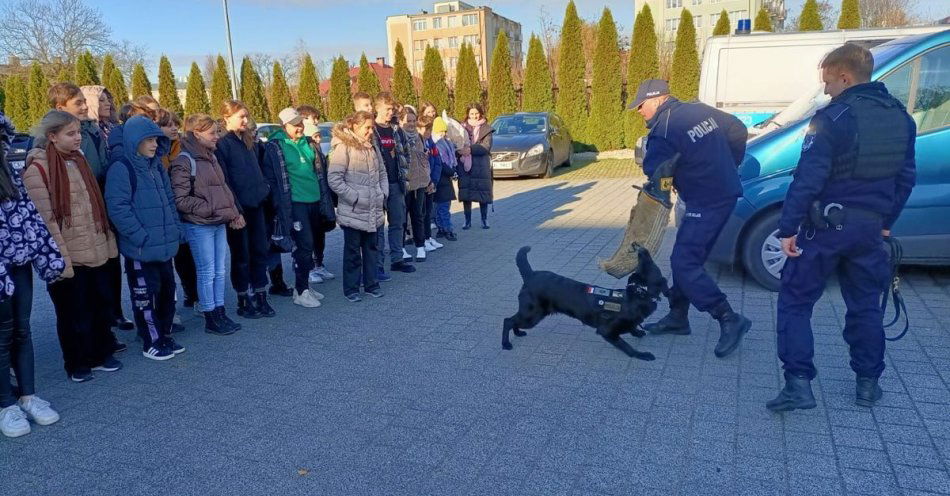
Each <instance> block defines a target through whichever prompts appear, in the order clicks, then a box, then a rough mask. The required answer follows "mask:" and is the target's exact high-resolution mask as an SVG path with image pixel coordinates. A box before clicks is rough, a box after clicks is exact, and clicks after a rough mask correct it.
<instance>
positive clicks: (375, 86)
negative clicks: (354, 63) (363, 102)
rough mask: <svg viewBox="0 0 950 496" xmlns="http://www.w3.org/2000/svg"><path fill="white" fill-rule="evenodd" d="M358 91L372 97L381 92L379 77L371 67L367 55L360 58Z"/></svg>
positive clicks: (357, 81) (357, 80)
mask: <svg viewBox="0 0 950 496" xmlns="http://www.w3.org/2000/svg"><path fill="white" fill-rule="evenodd" d="M356 90H357V91H363V92H366V93H368V94H370V95H372V96H376V94H377V93H379V92H380V85H379V77H378V76H377V75H376V71H374V70H373V68H372V67H370V65H369V61H368V60H366V54H365V53H364V54H363V56H362V57H360V72H359V74H358V75H357V76H356Z"/></svg>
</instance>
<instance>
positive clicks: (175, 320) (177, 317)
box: [172, 312, 181, 325]
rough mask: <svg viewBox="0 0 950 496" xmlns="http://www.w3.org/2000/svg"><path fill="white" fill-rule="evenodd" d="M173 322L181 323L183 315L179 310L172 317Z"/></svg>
mask: <svg viewBox="0 0 950 496" xmlns="http://www.w3.org/2000/svg"><path fill="white" fill-rule="evenodd" d="M172 324H178V325H181V315H178V312H175V316H174V317H172Z"/></svg>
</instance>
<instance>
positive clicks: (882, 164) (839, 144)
mask: <svg viewBox="0 0 950 496" xmlns="http://www.w3.org/2000/svg"><path fill="white" fill-rule="evenodd" d="M821 68H822V80H823V81H824V83H825V93H826V94H828V95H830V96H831V97H832V98H831V103H830V104H829V105H828V106H827V107H826V108H824V109H822V110H820V111H818V112H817V113H816V114H815V116H814V117H813V118H812V120H811V125H810V126H809V128H808V131H807V133H806V135H805V138H804V141H803V142H802V154H801V159H800V160H799V162H798V169H797V170H796V171H795V175H794V180H793V181H792V184H791V186H790V187H789V190H788V195H787V197H786V199H785V205H784V207H783V208H782V216H781V219H780V221H779V226H778V229H779V232H778V236H779V238H781V240H782V251H784V252H785V254H786V255H788V257H789V258H788V261H787V262H786V264H785V268H784V270H783V271H782V288H781V290H780V292H779V297H778V322H777V325H776V331H777V335H778V336H777V338H778V355H779V358H780V359H781V360H782V364H783V367H784V369H785V387H784V388H783V389H782V391H781V392H780V393H779V394H778V396H777V397H776V398H775V399H773V400H772V401H769V402H768V403H767V404H766V406H767V407H768V408H769V409H770V410H772V411H787V410H794V409H796V408H798V409H807V408H814V407H815V397H814V396H813V395H812V390H811V380H812V379H814V378H815V375H816V373H817V371H816V370H815V365H814V363H813V362H812V358H813V356H814V342H813V338H812V329H811V314H812V309H813V307H814V306H815V303H816V302H817V301H818V299H819V298H821V295H822V292H823V291H824V288H825V281H826V280H827V279H828V277H829V276H830V275H831V274H832V273H836V274H837V275H838V280H839V283H840V285H841V296H842V297H843V298H844V302H845V305H847V307H848V311H847V314H846V315H845V326H844V333H843V335H844V340H845V341H846V342H847V343H848V346H849V347H850V352H851V368H852V369H853V370H854V373H855V375H856V376H857V381H856V382H857V385H856V399H855V402H856V403H857V404H858V405H859V406H865V407H870V406H872V405H873V404H874V402H876V401H877V400H878V399H880V398H881V395H882V392H881V388H880V386H878V378H879V377H880V376H881V373H882V372H883V371H884V328H883V324H882V320H883V317H884V316H883V312H882V310H881V307H880V301H881V294H882V292H883V291H884V290H885V288H886V287H887V283H888V279H889V277H890V273H889V264H888V254H887V251H886V250H885V247H884V237H886V236H889V235H890V229H891V225H892V224H893V223H894V221H895V220H896V219H897V217H898V215H900V212H901V210H902V209H903V208H904V203H905V202H906V201H907V197H908V196H910V192H911V189H912V188H913V187H914V181H915V165H914V140H915V136H916V134H917V130H916V125H915V124H914V121H913V119H911V117H910V116H909V115H908V114H907V111H906V110H905V109H904V106H903V105H902V104H901V102H899V101H898V100H897V99H895V98H894V97H893V96H891V95H890V94H889V93H888V92H887V88H885V87H884V84H883V83H880V82H873V83H872V82H869V81H870V79H871V71H872V69H873V68H874V60H873V58H872V56H871V52H869V51H868V50H867V49H865V48H862V47H859V46H858V45H855V44H850V43H848V44H845V45H843V46H841V47H838V48H836V49H835V50H833V51H831V52H830V53H829V54H828V55H827V56H826V57H825V58H824V60H823V61H822V63H821Z"/></svg>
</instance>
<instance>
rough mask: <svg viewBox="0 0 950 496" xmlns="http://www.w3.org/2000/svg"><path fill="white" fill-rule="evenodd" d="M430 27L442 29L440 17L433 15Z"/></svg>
mask: <svg viewBox="0 0 950 496" xmlns="http://www.w3.org/2000/svg"><path fill="white" fill-rule="evenodd" d="M432 29H442V18H441V17H433V18H432Z"/></svg>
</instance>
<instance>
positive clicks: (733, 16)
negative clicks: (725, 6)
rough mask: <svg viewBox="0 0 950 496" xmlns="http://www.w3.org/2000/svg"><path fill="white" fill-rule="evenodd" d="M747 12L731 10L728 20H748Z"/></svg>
mask: <svg viewBox="0 0 950 496" xmlns="http://www.w3.org/2000/svg"><path fill="white" fill-rule="evenodd" d="M748 18H749V11H748V10H733V11H731V12H729V20H730V21H737V20H739V19H748Z"/></svg>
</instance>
